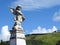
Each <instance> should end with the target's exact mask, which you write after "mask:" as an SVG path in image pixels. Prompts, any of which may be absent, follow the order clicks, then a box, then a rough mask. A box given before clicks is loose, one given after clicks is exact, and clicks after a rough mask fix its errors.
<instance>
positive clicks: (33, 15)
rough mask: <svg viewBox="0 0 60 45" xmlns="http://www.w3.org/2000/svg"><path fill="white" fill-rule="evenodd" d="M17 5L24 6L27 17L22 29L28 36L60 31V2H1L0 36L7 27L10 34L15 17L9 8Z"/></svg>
mask: <svg viewBox="0 0 60 45" xmlns="http://www.w3.org/2000/svg"><path fill="white" fill-rule="evenodd" d="M17 5H21V6H22V13H23V14H24V16H25V21H24V22H22V27H23V29H24V30H25V33H26V34H29V33H36V32H39V31H38V30H40V32H39V33H41V32H42V33H44V32H49V31H50V32H52V31H53V30H55V29H57V30H60V0H38V1H37V0H13V1H12V0H5V1H4V0H0V35H2V34H1V33H2V32H3V31H2V29H3V28H4V27H5V26H7V31H8V32H9V30H11V29H12V27H13V24H14V20H13V18H14V15H13V14H12V13H11V12H10V10H9V8H10V7H13V8H15V7H16V6H17ZM41 30H42V31H41ZM48 30H49V31H48ZM5 32H6V31H5Z"/></svg>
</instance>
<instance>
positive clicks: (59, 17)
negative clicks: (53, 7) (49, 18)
mask: <svg viewBox="0 0 60 45" xmlns="http://www.w3.org/2000/svg"><path fill="white" fill-rule="evenodd" d="M53 20H54V21H60V10H59V11H57V12H55V14H54V16H53Z"/></svg>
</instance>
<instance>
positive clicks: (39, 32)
mask: <svg viewBox="0 0 60 45" xmlns="http://www.w3.org/2000/svg"><path fill="white" fill-rule="evenodd" d="M57 30H58V29H57V28H56V26H53V28H52V29H46V28H42V27H40V26H38V27H37V29H34V30H32V32H30V34H41V33H52V32H54V31H57Z"/></svg>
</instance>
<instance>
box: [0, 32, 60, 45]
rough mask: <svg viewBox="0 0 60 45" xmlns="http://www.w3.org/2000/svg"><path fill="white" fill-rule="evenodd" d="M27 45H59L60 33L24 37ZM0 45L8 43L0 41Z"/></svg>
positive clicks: (7, 42) (7, 44) (7, 43)
mask: <svg viewBox="0 0 60 45" xmlns="http://www.w3.org/2000/svg"><path fill="white" fill-rule="evenodd" d="M26 43H27V45H60V32H54V33H50V34H31V35H30V34H29V35H26ZM0 45H9V41H6V42H5V41H1V43H0Z"/></svg>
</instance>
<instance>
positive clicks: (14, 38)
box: [10, 30, 26, 45]
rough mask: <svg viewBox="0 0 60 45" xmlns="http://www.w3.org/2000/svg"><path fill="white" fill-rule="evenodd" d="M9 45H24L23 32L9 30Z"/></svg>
mask: <svg viewBox="0 0 60 45" xmlns="http://www.w3.org/2000/svg"><path fill="white" fill-rule="evenodd" d="M10 32H11V37H10V45H26V41H25V34H24V31H23V30H11V31H10Z"/></svg>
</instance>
